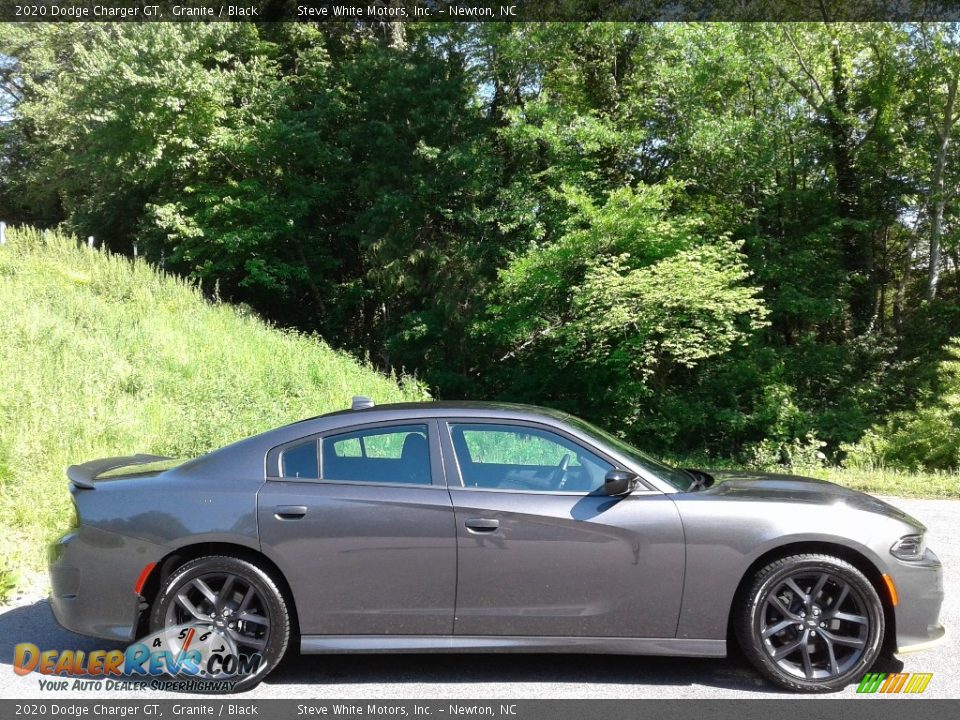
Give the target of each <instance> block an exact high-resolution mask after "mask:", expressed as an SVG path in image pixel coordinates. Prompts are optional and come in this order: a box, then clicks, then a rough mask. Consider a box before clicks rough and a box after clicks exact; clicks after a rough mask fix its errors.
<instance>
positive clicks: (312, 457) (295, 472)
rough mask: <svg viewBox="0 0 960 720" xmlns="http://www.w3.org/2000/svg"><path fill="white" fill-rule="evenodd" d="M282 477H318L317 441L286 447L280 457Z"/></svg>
mask: <svg viewBox="0 0 960 720" xmlns="http://www.w3.org/2000/svg"><path fill="white" fill-rule="evenodd" d="M281 465H282V469H283V473H282V474H283V476H284V477H295V478H313V479H316V478H318V477H320V472H319V468H318V467H317V441H316V440H309V441H307V442H305V443H301V444H299V445H294V446H292V447H288V448H287V449H286V450H284V451H283V455H282V456H281Z"/></svg>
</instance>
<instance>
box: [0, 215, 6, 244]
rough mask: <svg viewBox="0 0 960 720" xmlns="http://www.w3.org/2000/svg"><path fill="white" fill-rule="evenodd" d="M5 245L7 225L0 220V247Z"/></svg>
mask: <svg viewBox="0 0 960 720" xmlns="http://www.w3.org/2000/svg"><path fill="white" fill-rule="evenodd" d="M6 244H7V224H6V223H5V222H4V221H3V220H0V245H6Z"/></svg>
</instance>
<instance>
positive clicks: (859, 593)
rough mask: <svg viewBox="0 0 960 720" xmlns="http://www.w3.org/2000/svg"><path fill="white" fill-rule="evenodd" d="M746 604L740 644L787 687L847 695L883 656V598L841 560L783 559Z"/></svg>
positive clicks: (759, 577) (740, 616)
mask: <svg viewBox="0 0 960 720" xmlns="http://www.w3.org/2000/svg"><path fill="white" fill-rule="evenodd" d="M791 583H792V586H791ZM742 602H743V605H742V607H741V608H740V609H739V611H738V612H737V613H736V617H735V626H736V627H735V631H736V635H737V640H738V642H739V644H740V647H741V649H742V650H743V652H744V654H745V655H746V657H747V659H748V660H749V661H750V663H751V664H752V665H753V666H754V667H756V668H757V669H758V670H759V671H760V672H761V673H762V674H763V675H764V676H765V677H767V678H768V679H770V680H771V681H773V682H774V683H776V684H777V685H779V686H781V687H784V688H788V689H790V690H795V691H798V692H834V691H837V690H842V689H843V688H844V687H846V686H847V685H848V684H850V683H851V682H853V681H859V679H860V678H861V677H862V676H863V674H864V673H865V672H867V671H868V670H869V668H870V667H871V666H872V665H873V664H874V662H875V661H876V660H877V658H878V656H879V655H880V651H881V648H882V645H883V637H884V616H883V604H882V602H881V601H880V596H879V595H878V594H877V591H876V589H875V588H874V587H873V585H872V584H871V583H870V581H869V580H868V579H867V578H866V577H865V576H864V574H863V573H862V572H860V571H859V570H858V569H857V568H855V567H854V566H853V565H851V564H850V563H848V562H846V561H845V560H841V559H840V558H837V557H833V556H832V555H820V554H803V555H792V556H790V557H785V558H782V559H780V560H776V561H774V562H772V563H770V564H769V565H767V566H766V567H764V568H763V569H761V570H760V571H759V572H758V573H757V574H756V575H755V576H754V578H753V580H752V582H751V583H750V587H749V589H748V591H747V593H746V595H744V596H742Z"/></svg>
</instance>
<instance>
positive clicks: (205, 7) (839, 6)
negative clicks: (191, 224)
mask: <svg viewBox="0 0 960 720" xmlns="http://www.w3.org/2000/svg"><path fill="white" fill-rule="evenodd" d="M601 20H602V21H625V22H652V21H660V22H667V21H688V22H689V21H694V22H698V21H776V22H824V21H828V22H848V21H954V20H960V0H699V1H697V0H495V1H493V2H491V1H490V0H370V1H369V2H364V1H357V0H232V1H226V2H224V1H222V0H181V1H180V2H168V1H167V0H0V22H313V23H323V22H341V23H342V22H362V23H370V22H546V21H557V22H561V21H566V22H569V21H574V22H583V21H601Z"/></svg>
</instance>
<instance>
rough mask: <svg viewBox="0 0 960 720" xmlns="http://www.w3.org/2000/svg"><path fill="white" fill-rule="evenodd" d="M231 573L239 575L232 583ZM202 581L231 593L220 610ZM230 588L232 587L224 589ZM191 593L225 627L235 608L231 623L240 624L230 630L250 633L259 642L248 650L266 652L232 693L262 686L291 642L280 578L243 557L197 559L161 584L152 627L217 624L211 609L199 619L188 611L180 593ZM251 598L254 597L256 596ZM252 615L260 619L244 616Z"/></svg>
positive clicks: (217, 593) (238, 680) (155, 629)
mask: <svg viewBox="0 0 960 720" xmlns="http://www.w3.org/2000/svg"><path fill="white" fill-rule="evenodd" d="M221 578H222V579H221ZM227 578H233V580H232V584H231V585H229V586H227ZM198 580H199V581H200V583H203V585H202V587H204V588H205V589H206V590H213V591H214V592H215V596H216V598H218V599H219V598H220V596H221V595H223V596H224V598H226V599H225V600H224V601H223V607H222V608H219V609H218V608H217V607H216V605H215V604H214V603H213V602H211V601H209V600H208V599H205V596H204V595H203V594H202V593H201V594H200V595H197V594H196V592H197V591H198V590H199V587H200V586H198V585H197V581H198ZM218 583H220V584H218ZM225 588H226V592H223V591H224V589H225ZM191 592H193V593H195V594H194V596H193V597H194V598H196V603H191V604H193V606H194V608H195V609H200V607H201V603H206V604H205V605H204V606H203V607H204V608H205V609H206V610H209V611H211V612H213V613H214V614H215V615H216V619H217V620H218V621H221V625H220V628H221V629H222V630H223V631H224V632H227V631H226V629H225V626H226V624H227V623H226V621H229V620H231V617H230V615H231V613H235V614H234V615H233V618H232V620H233V621H234V624H233V625H230V626H229V627H230V628H234V627H235V626H236V627H237V628H238V629H237V630H230V631H229V632H231V633H236V635H234V637H236V636H240V637H244V638H248V639H244V640H243V642H249V643H256V646H254V645H249V646H248V645H244V646H243V647H244V648H245V650H243V651H242V652H245V653H248V654H252V653H259V654H260V655H261V658H262V659H261V661H260V663H259V666H258V667H257V669H256V671H255V672H253V673H250V674H247V675H243V676H240V677H234V678H232V679H231V681H232V682H234V683H235V684H234V685H233V686H232V688H231V689H230V692H242V691H244V690H249V689H251V688H253V687H256V686H257V685H259V684H260V682H261V681H262V680H263V679H264V678H265V677H266V676H267V675H269V674H270V672H271V671H273V670H274V668H276V667H277V665H278V664H279V663H280V661H281V660H283V657H284V655H285V654H286V652H287V648H288V646H289V644H290V637H291V623H290V611H289V609H288V607H287V602H286V600H285V599H284V597H283V593H281V592H280V590H279V588H278V587H277V584H276V582H275V581H274V580H273V578H271V577H270V575H269V574H268V573H266V572H264V571H263V570H262V569H261V568H259V567H257V566H256V565H254V564H253V563H251V562H248V561H247V560H241V559H240V558H237V557H232V556H229V555H214V556H207V557H200V558H197V559H196V560H191V561H189V562H187V563H185V564H183V565H181V566H180V567H179V568H177V569H176V570H175V571H174V572H173V573H172V574H171V575H170V577H169V578H167V580H166V581H165V582H164V583H163V587H161V588H160V592H159V594H158V596H157V599H156V602H154V603H153V606H152V608H151V610H150V630H151V632H160V631H161V630H164V629H166V628H169V627H175V626H180V625H184V624H188V625H191V626H195V627H196V628H197V629H198V630H207V629H210V628H211V627H213V625H212V623H213V622H214V620H207V619H206V615H207V613H206V612H205V611H202V612H201V613H200V614H201V615H202V616H203V618H204V619H202V620H201V619H197V618H196V616H191V615H190V614H189V613H188V612H187V611H186V610H185V606H184V605H182V600H178V594H181V593H191ZM248 593H250V595H249V597H248ZM250 597H252V598H253V599H252V600H250V599H249V598H250ZM188 601H189V598H188ZM244 602H247V603H248V604H247V605H246V608H247V609H246V610H244V606H242V605H241V603H244ZM238 611H240V612H238ZM247 617H249V618H256V621H248V620H244V619H241V618H247ZM264 619H266V620H267V622H268V624H267V625H266V626H264V625H262V624H261V623H263V621H264ZM241 632H246V635H241ZM198 679H202V678H198ZM212 692H216V690H214V691H212Z"/></svg>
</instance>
